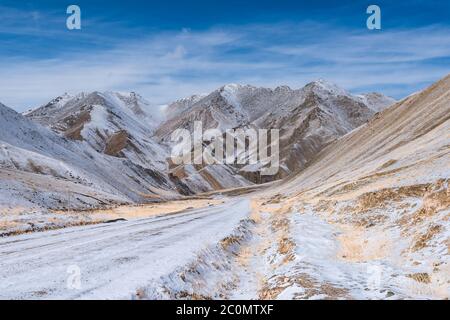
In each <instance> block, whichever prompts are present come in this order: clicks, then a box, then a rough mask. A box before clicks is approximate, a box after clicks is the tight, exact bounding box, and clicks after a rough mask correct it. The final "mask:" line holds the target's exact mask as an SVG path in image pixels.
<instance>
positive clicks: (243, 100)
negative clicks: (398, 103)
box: [155, 80, 394, 182]
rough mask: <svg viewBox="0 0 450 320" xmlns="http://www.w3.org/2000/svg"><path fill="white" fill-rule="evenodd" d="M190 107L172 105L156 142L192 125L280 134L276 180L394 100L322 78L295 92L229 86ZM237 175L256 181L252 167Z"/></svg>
mask: <svg viewBox="0 0 450 320" xmlns="http://www.w3.org/2000/svg"><path fill="white" fill-rule="evenodd" d="M187 101H189V103H187V104H182V103H175V104H173V105H171V112H170V116H169V119H168V120H167V121H165V122H163V123H162V124H161V125H160V126H159V127H158V128H157V129H156V131H155V132H156V136H157V137H158V138H159V139H160V141H163V142H168V141H169V140H170V134H171V133H172V132H173V131H174V130H175V129H177V128H185V129H188V130H190V131H193V124H194V121H201V122H202V124H203V129H204V130H206V129H211V128H218V129H220V130H221V131H222V132H224V131H226V130H227V129H235V128H244V127H252V128H261V129H279V130H280V154H281V155H282V159H281V170H280V171H279V174H278V175H277V176H274V177H271V178H268V179H278V178H281V177H284V176H286V175H288V174H290V173H292V172H293V171H296V170H300V169H302V168H304V167H305V166H306V164H307V163H308V162H309V161H310V160H312V159H313V158H314V156H315V155H316V154H317V153H318V152H319V151H320V150H321V149H322V148H323V147H325V146H326V145H327V144H329V143H330V142H332V141H334V140H336V139H337V138H339V137H341V136H343V135H345V134H347V133H348V132H350V131H352V130H354V129H355V128H357V127H359V126H360V125H362V124H363V123H365V122H366V121H367V120H368V119H369V118H370V117H371V116H373V115H374V114H375V113H376V112H378V111H380V110H382V109H384V108H386V107H387V106H389V105H391V104H392V103H393V102H394V100H393V99H392V98H389V97H386V96H384V95H382V94H378V93H372V94H367V95H358V96H356V95H352V94H350V93H349V92H347V91H346V90H344V89H342V88H340V87H338V86H337V85H335V84H332V83H329V82H327V81H324V80H318V81H315V82H312V83H310V84H308V85H306V86H305V87H303V88H301V89H297V90H293V89H291V88H289V87H287V86H281V87H277V88H275V89H268V88H257V87H253V86H249V85H246V86H242V85H237V84H229V85H226V86H223V87H221V88H219V89H217V90H215V91H214V92H212V93H211V94H209V95H207V96H205V97H203V98H196V99H187ZM239 169H240V173H241V174H242V175H243V176H245V177H247V178H248V179H250V180H253V181H255V182H260V181H261V180H260V177H259V172H254V170H255V168H254V166H247V167H243V168H242V167H241V168H239Z"/></svg>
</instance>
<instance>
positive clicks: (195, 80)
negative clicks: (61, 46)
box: [0, 23, 450, 110]
mask: <svg viewBox="0 0 450 320" xmlns="http://www.w3.org/2000/svg"><path fill="white" fill-rule="evenodd" d="M293 30H299V31H301V32H298V33H293V32H292V31H293ZM449 31H450V30H448V28H446V27H439V26H433V27H428V28H421V29H414V30H394V31H389V30H383V31H382V32H381V33H370V31H364V30H362V31H358V32H356V31H352V30H342V29H341V30H340V29H336V28H333V27H332V26H327V25H320V24H311V23H306V24H302V25H291V24H276V25H252V26H241V27H236V26H235V27H229V28H225V27H223V28H214V29H211V30H208V31H203V32H195V31H191V30H188V29H184V30H182V31H180V32H161V33H158V34H154V35H152V36H149V37H147V38H145V39H134V40H131V41H130V40H122V41H119V42H118V43H117V44H116V45H115V46H114V47H113V48H112V49H105V50H100V51H99V50H89V49H88V48H85V50H84V51H81V50H78V51H75V52H73V53H70V52H69V53H67V52H66V53H63V54H59V55H58V56H57V57H56V58H53V59H38V58H29V57H28V58H23V57H22V58H20V57H2V59H1V61H0V70H2V77H0V101H2V102H3V103H5V104H6V105H9V106H11V107H15V108H16V109H18V110H25V109H26V108H28V107H35V106H37V105H40V104H43V103H46V102H47V101H49V100H51V99H52V98H53V97H55V96H57V95H59V94H62V93H63V92H71V93H76V92H79V91H93V90H99V91H105V90H120V91H127V90H128V91H137V92H139V93H141V94H142V95H143V96H145V97H146V98H147V99H148V100H150V101H153V102H154V103H155V104H165V103H167V102H170V101H171V100H174V99H177V98H180V97H183V96H187V95H190V94H194V93H199V92H208V91H211V90H213V89H215V88H217V87H219V86H221V85H223V84H225V83H228V82H238V83H251V84H254V85H263V86H276V85H281V84H287V85H290V86H292V87H299V86H301V85H303V84H305V83H306V82H309V81H311V80H314V79H316V78H326V79H329V80H331V81H335V82H337V83H338V84H339V85H341V86H344V87H345V88H347V89H350V90H360V89H364V90H366V89H367V90H377V89H378V88H380V89H381V90H382V91H384V92H387V93H388V94H391V95H396V96H399V95H403V94H407V93H409V92H412V91H415V90H417V86H421V85H423V84H424V83H429V82H432V81H435V80H437V79H438V78H440V77H442V76H443V75H445V74H446V73H448V72H449V70H448V69H447V70H446V69H445V68H443V67H442V66H441V65H440V64H439V63H434V62H433V63H431V62H430V60H431V59H449V57H450V32H449ZM83 48H84V47H83ZM447 61H448V60H447Z"/></svg>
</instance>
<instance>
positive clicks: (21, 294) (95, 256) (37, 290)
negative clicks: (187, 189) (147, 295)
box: [0, 199, 249, 299]
mask: <svg viewBox="0 0 450 320" xmlns="http://www.w3.org/2000/svg"><path fill="white" fill-rule="evenodd" d="M248 215H249V201H248V200H245V199H244V200H233V201H230V202H228V203H227V204H225V205H222V206H217V207H211V208H207V209H198V210H192V211H186V212H184V213H181V214H173V215H167V216H160V217H153V218H147V219H138V220H133V221H128V222H117V223H114V224H102V225H94V226H88V227H75V228H68V229H62V230H56V231H49V232H41V233H33V234H27V235H20V236H15V237H6V238H3V239H1V240H0V298H2V299H10V298H12V299H17V298H19V299H23V298H30V299H97V298H99V299H130V298H134V297H138V296H139V288H141V287H142V288H146V287H148V288H152V287H153V284H157V282H158V280H159V279H160V278H161V277H164V276H168V275H170V273H171V272H173V271H176V270H177V268H180V267H183V266H185V265H187V264H189V263H191V262H193V261H195V259H196V257H197V255H198V254H199V253H200V252H201V251H202V250H206V249H208V247H211V248H213V247H214V245H216V244H217V243H218V242H219V241H221V240H222V239H224V238H226V237H227V236H228V235H230V234H232V232H233V230H234V229H235V228H236V227H237V226H238V225H239V223H240V221H241V220H243V219H245V218H246V217H247V216H248ZM78 271H79V275H80V277H79V280H80V281H79V283H77V274H78ZM78 284H80V285H81V286H78Z"/></svg>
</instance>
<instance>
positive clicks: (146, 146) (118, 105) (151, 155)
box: [26, 92, 249, 194]
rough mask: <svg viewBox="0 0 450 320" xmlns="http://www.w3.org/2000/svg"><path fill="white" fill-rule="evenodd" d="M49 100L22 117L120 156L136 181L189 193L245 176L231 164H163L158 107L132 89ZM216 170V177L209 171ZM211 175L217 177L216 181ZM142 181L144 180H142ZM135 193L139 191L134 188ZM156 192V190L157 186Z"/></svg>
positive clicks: (99, 151)
mask: <svg viewBox="0 0 450 320" xmlns="http://www.w3.org/2000/svg"><path fill="white" fill-rule="evenodd" d="M54 101H58V102H57V103H56V104H55V103H54V102H51V103H49V104H47V105H45V106H43V107H41V108H38V109H36V110H34V111H31V112H28V113H27V115H26V116H27V117H28V118H30V119H32V120H33V121H36V122H39V123H41V124H43V125H45V126H48V127H49V128H51V129H52V130H53V131H55V132H56V133H58V134H59V135H62V136H65V137H66V138H67V139H69V140H72V141H74V143H76V144H77V145H79V146H81V147H82V148H85V149H88V150H92V151H94V152H95V153H96V154H97V156H98V157H103V158H104V157H107V158H109V159H112V161H115V162H121V163H122V165H123V166H125V167H126V168H127V170H132V172H133V173H132V174H131V176H132V177H134V178H133V179H135V180H137V181H141V180H142V179H149V178H150V179H151V180H155V183H152V189H153V188H156V190H157V189H164V190H167V189H169V190H173V191H175V192H177V193H180V194H193V193H198V192H203V191H211V190H215V189H217V188H230V187H234V186H242V185H247V184H248V183H249V182H248V181H247V182H246V181H245V179H243V178H242V177H240V176H239V175H237V174H236V173H235V172H232V171H231V170H227V171H223V170H222V171H218V170H219V168H213V167H212V168H205V169H204V170H201V172H197V170H186V172H185V173H189V172H191V174H188V175H186V174H183V175H177V174H172V172H171V171H170V170H169V169H170V168H169V161H168V158H169V156H170V149H169V147H168V146H165V145H163V144H159V143H157V142H156V141H155V139H154V138H153V132H154V129H155V127H156V124H158V122H160V121H161V120H160V119H161V117H162V115H161V114H160V111H159V110H157V109H156V108H153V111H152V106H151V104H150V103H148V102H146V101H145V100H143V99H142V98H141V97H140V96H139V95H137V94H136V93H130V94H125V93H116V92H104V93H100V92H93V93H89V94H86V93H83V94H79V95H77V96H75V97H74V98H73V99H65V103H63V104H62V103H61V102H60V99H59V98H57V99H55V100H54ZM211 175H212V176H216V179H217V180H216V179H213V178H210V176H211ZM216 181H217V182H218V183H216ZM143 185H144V186H147V184H146V183H145V182H144V183H143ZM139 192H141V193H143V192H142V190H141V191H139ZM157 193H159V192H157Z"/></svg>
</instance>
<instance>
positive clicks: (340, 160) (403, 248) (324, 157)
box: [255, 76, 450, 299]
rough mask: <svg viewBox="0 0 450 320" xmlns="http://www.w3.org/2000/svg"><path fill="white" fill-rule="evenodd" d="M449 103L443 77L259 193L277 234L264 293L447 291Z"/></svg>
mask: <svg viewBox="0 0 450 320" xmlns="http://www.w3.org/2000/svg"><path fill="white" fill-rule="evenodd" d="M449 102H450V76H447V77H446V78H444V79H442V80H441V81H439V82H437V83H436V84H434V85H433V86H431V87H429V88H427V89H426V90H424V91H422V92H420V93H417V94H415V95H413V96H410V97H408V98H406V99H404V100H402V101H400V102H399V103H397V104H395V105H393V106H392V107H390V108H388V109H386V110H384V111H382V112H381V113H379V114H378V115H376V116H375V117H374V118H372V119H371V120H370V121H369V122H368V123H367V124H366V125H364V126H362V127H360V128H358V129H356V130H354V131H352V132H351V133H349V134H347V135H345V136H344V137H342V138H340V139H339V140H338V141H336V142H334V143H332V144H330V145H329V146H327V147H326V148H325V149H324V150H323V151H322V152H320V153H319V155H318V156H317V157H316V158H315V159H314V160H313V162H312V163H310V165H309V166H308V167H307V168H306V169H305V170H303V171H302V172H300V173H299V174H296V175H292V176H291V177H289V178H288V179H287V180H286V181H284V182H283V183H281V184H280V185H279V186H278V187H277V188H272V190H271V191H270V192H269V193H267V194H260V195H258V197H257V198H256V197H255V201H257V203H258V205H257V207H259V206H260V209H259V210H260V211H261V212H271V214H270V217H269V219H268V222H267V223H268V226H267V229H266V231H265V232H266V233H269V234H271V235H269V236H270V237H272V238H275V239H278V240H275V241H274V243H273V244H272V249H266V251H267V250H268V251H269V252H270V250H272V251H275V252H277V253H276V256H277V257H278V258H276V259H275V258H273V257H271V261H272V260H273V261H275V262H274V263H271V264H272V266H273V269H272V270H273V272H272V273H271V274H270V275H269V276H268V277H267V280H266V281H265V283H264V284H263V285H262V286H261V288H260V296H261V297H263V298H277V297H280V298H281V297H283V298H287V299H305V298H320V297H321V298H330V299H336V298H364V299H367V298H369V299H386V298H390V299H405V298H406V299H410V298H418V299H423V298H438V299H448V298H449V291H448V288H449V283H450V282H449V281H450V279H449V274H450V255H449V251H448V250H449V238H450V229H449V227H450V225H449V218H450V185H449V182H450V103H449ZM261 198H265V199H267V198H271V200H270V201H262V200H261ZM270 226H272V229H271V228H270ZM274 226H275V228H274ZM272 233H274V234H272ZM267 259H269V257H267Z"/></svg>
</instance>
